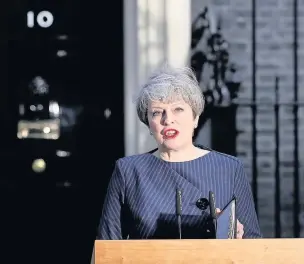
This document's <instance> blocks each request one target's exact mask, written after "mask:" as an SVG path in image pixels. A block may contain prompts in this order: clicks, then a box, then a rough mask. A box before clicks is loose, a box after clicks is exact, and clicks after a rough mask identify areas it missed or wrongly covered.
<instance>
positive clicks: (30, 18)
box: [27, 11, 54, 28]
mask: <svg viewBox="0 0 304 264" xmlns="http://www.w3.org/2000/svg"><path fill="white" fill-rule="evenodd" d="M36 22H37V24H38V25H39V26H40V27H42V28H48V27H50V26H51V25H52V24H53V22H54V16H53V15H52V13H51V12H49V11H41V12H39V13H38V15H37V17H36ZM34 25H35V14H34V12H33V11H29V12H27V26H28V27H29V28H32V27H34Z"/></svg>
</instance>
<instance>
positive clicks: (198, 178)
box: [97, 67, 261, 240]
mask: <svg viewBox="0 0 304 264" xmlns="http://www.w3.org/2000/svg"><path fill="white" fill-rule="evenodd" d="M204 103H205V102H204V97H203V95H202V92H201V89H200V87H199V84H198V82H197V80H196V78H195V75H194V73H193V72H192V70H191V69H189V68H187V67H184V68H171V67H165V68H162V69H161V70H160V71H158V72H157V73H155V74H154V75H152V76H151V77H150V78H149V79H148V81H147V83H146V84H145V85H144V86H143V87H142V89H141V91H140V93H139V96H138V97H137V101H136V108H137V114H138V118H139V120H140V121H141V122H143V123H144V124H145V125H146V126H147V128H148V129H149V132H150V134H151V136H152V137H154V139H155V141H156V142H157V146H158V147H157V149H155V150H152V151H150V152H149V153H144V154H139V155H133V156H128V157H124V158H121V159H119V160H117V162H116V165H115V169H114V172H113V175H112V177H111V179H110V182H109V186H108V191H107V194H106V198H105V202H104V206H103V210H102V216H101V219H100V223H99V229H98V235H97V239H104V240H118V239H166V238H168V239H174V238H179V237H180V235H181V234H180V233H179V231H178V230H179V229H178V227H177V225H178V224H177V221H176V217H177V208H176V197H177V196H176V195H177V193H179V194H180V203H181V207H182V210H181V211H182V217H181V219H182V221H181V232H182V235H181V236H182V238H187V239H191V238H193V239H198V238H209V237H210V234H209V233H208V231H209V230H208V228H207V226H208V225H207V222H208V216H209V213H208V210H209V207H208V206H204V205H202V206H198V201H201V202H204V201H206V202H208V199H207V198H208V194H209V191H210V190H211V191H212V192H213V193H214V195H215V198H216V207H217V208H219V210H221V209H223V208H224V207H225V206H226V205H227V204H228V203H229V201H231V199H232V198H233V197H236V200H237V204H236V205H237V206H236V217H237V219H238V227H237V231H238V236H237V238H259V237H261V232H260V228H259V224H258V220H257V215H256V212H255V208H254V202H253V197H252V193H251V188H250V184H249V181H248V179H247V176H246V174H245V172H244V168H243V165H242V163H241V162H240V160H239V159H237V158H235V157H233V156H229V155H226V154H223V153H219V152H216V151H214V150H211V149H207V148H204V147H202V146H197V145H195V144H194V143H193V132H194V130H195V129H196V127H197V124H198V119H199V116H200V115H201V114H202V113H203V110H204ZM224 136H225V135H223V137H224Z"/></svg>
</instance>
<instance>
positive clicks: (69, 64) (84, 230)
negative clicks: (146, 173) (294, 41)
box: [0, 0, 124, 263]
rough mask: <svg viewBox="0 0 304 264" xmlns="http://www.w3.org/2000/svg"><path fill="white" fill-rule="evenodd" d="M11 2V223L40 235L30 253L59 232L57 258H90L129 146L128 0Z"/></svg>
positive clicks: (4, 121) (6, 112) (23, 232)
mask: <svg viewBox="0 0 304 264" xmlns="http://www.w3.org/2000/svg"><path fill="white" fill-rule="evenodd" d="M10 4H11V5H12V9H11V12H10V20H9V22H10V23H9V32H8V35H7V36H2V41H1V43H8V46H6V45H4V44H2V45H1V48H2V51H1V54H2V53H3V54H4V53H6V52H3V50H8V53H7V54H8V56H7V57H8V58H7V59H8V60H7V65H8V82H7V84H6V83H5V82H4V83H3V84H2V87H1V89H0V93H1V96H0V98H1V99H0V100H1V119H0V120H1V132H0V141H1V148H0V155H1V168H2V170H3V171H2V173H1V196H3V199H4V201H5V206H4V207H3V209H2V210H4V212H5V213H6V216H5V219H7V227H8V228H6V231H7V233H8V235H10V236H11V237H15V238H16V237H22V238H29V237H31V239H34V241H36V242H35V244H34V247H31V249H32V250H33V252H35V250H37V252H38V249H37V248H40V245H41V242H42V241H49V240H50V239H51V238H52V239H55V240H54V241H55V244H53V245H52V251H51V252H49V254H51V255H52V256H56V258H57V260H56V261H55V263H61V262H63V261H64V260H67V259H69V261H67V262H65V263H86V261H88V259H89V257H90V254H91V250H92V246H93V240H94V238H95V232H96V228H97V224H98V218H99V216H100V214H101V209H102V203H103V198H104V194H105V191H106V187H107V183H108V180H109V177H110V176H111V173H112V169H113V166H114V163H115V160H116V159H118V158H119V157H121V156H123V154H124V142H123V138H124V129H123V128H124V123H123V39H122V1H118V3H117V1H115V5H114V1H113V3H112V2H111V1H107V5H105V4H103V3H100V4H99V3H98V2H97V1H96V3H90V2H83V1H75V0H73V1H71V0H65V1H50V0H49V1H21V0H20V1H17V0H15V1H13V3H12V1H10ZM3 65H4V62H3ZM31 241H32V240H31ZM52 243H53V242H52ZM33 254H35V253H33Z"/></svg>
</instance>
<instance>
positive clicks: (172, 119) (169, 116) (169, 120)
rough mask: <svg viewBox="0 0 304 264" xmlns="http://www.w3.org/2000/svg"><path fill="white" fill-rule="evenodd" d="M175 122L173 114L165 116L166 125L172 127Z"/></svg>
mask: <svg viewBox="0 0 304 264" xmlns="http://www.w3.org/2000/svg"><path fill="white" fill-rule="evenodd" d="M173 121H174V117H173V115H172V114H167V113H166V114H164V116H163V123H164V125H170V124H172V123H173Z"/></svg>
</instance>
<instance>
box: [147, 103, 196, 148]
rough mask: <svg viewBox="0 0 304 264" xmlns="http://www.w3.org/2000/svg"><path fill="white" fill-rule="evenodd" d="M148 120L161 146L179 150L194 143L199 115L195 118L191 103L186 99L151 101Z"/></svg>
mask: <svg viewBox="0 0 304 264" xmlns="http://www.w3.org/2000/svg"><path fill="white" fill-rule="evenodd" d="M148 121H149V128H150V131H151V132H152V133H153V136H154V138H155V140H156V142H157V144H158V145H159V146H160V147H162V148H165V149H169V150H178V149H181V148H184V147H187V146H188V145H191V144H192V136H193V130H194V127H195V126H196V125H197V122H198V117H197V118H194V114H193V111H192V109H191V107H190V105H188V104H187V103H185V102H184V101H176V102H173V103H163V102H150V104H149V107H148Z"/></svg>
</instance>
